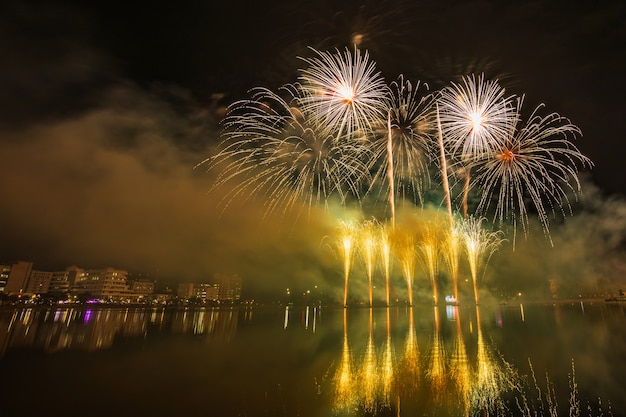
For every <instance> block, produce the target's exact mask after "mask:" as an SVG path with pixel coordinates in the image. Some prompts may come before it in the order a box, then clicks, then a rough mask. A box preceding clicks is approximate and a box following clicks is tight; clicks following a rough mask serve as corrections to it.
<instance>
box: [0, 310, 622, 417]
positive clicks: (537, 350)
mask: <svg viewBox="0 0 626 417" xmlns="http://www.w3.org/2000/svg"><path fill="white" fill-rule="evenodd" d="M625 307H626V303H620V302H604V301H596V302H561V303H556V304H552V303H543V304H542V303H535V304H515V305H512V304H509V305H481V306H479V307H477V306H473V305H467V306H466V305H461V306H451V305H440V306H438V307H433V306H415V307H412V308H410V307H407V306H394V307H389V308H359V307H348V308H347V309H343V308H335V307H324V306H322V307H320V306H286V307H285V306H283V307H254V308H249V307H230V308H200V307H197V308H173V307H167V308H152V307H128V308H124V307H105V306H98V307H93V308H92V307H86V306H80V307H67V306H63V307H49V308H42V307H37V308H19V309H7V308H6V307H3V309H2V310H0V378H1V379H0V381H1V382H0V407H1V408H0V415H2V416H18V415H19V416H43V415H47V416H57V415H65V416H99V415H102V416H126V415H128V416H344V415H355V416H361V415H368V416H375V415H376V416H391V415H393V416H460V415H480V416H485V415H553V416H557V415H559V416H561V415H563V416H578V415H580V416H600V415H604V416H608V415H614V416H620V415H626V395H625V394H626V390H625V389H624V387H623V385H622V383H621V381H622V380H623V378H624V375H625V372H626V360H625V358H624V352H626V350H625V347H626V334H625V332H624V330H625V325H626V315H625Z"/></svg>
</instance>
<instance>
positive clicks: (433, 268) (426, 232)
mask: <svg viewBox="0 0 626 417" xmlns="http://www.w3.org/2000/svg"><path fill="white" fill-rule="evenodd" d="M437 233H438V228H437V226H435V225H433V224H430V223H429V224H426V225H424V227H423V228H422V237H421V240H420V243H419V244H418V246H417V247H418V251H419V253H420V260H421V262H422V264H423V265H424V267H425V268H426V272H427V274H428V278H429V280H430V283H431V285H432V289H433V303H434V305H437V302H438V300H439V294H438V291H437V271H438V263H439V239H438V237H437Z"/></svg>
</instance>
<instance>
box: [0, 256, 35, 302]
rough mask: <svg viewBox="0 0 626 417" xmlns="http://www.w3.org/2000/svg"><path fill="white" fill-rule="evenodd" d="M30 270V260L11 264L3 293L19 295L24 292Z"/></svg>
mask: <svg viewBox="0 0 626 417" xmlns="http://www.w3.org/2000/svg"><path fill="white" fill-rule="evenodd" d="M32 270H33V263H32V262H24V261H19V262H16V263H14V264H13V265H11V270H10V271H9V277H8V278H7V283H6V286H5V287H4V292H5V294H8V295H19V294H24V293H26V285H27V284H28V278H29V277H30V273H31V271H32Z"/></svg>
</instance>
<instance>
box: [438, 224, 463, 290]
mask: <svg viewBox="0 0 626 417" xmlns="http://www.w3.org/2000/svg"><path fill="white" fill-rule="evenodd" d="M462 224H463V223H462V221H460V220H459V219H455V220H454V226H453V227H452V228H451V229H449V230H448V231H447V232H446V233H445V237H444V239H443V242H442V256H443V259H444V261H445V263H446V264H447V266H448V271H449V272H450V276H451V277H452V291H453V295H454V301H455V302H458V301H459V259H460V257H461V244H462V233H463V231H462Z"/></svg>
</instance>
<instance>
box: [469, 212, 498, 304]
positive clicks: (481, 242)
mask: <svg viewBox="0 0 626 417" xmlns="http://www.w3.org/2000/svg"><path fill="white" fill-rule="evenodd" d="M484 220H485V219H484V218H479V219H476V218H474V217H469V218H467V219H465V220H464V221H463V240H464V244H465V251H466V253H467V260H468V262H469V266H470V273H471V275H472V284H473V287H474V301H475V302H476V305H478V273H479V270H480V268H481V267H482V266H483V265H486V264H487V263H488V262H489V259H490V258H491V255H493V253H494V252H495V251H496V250H498V248H499V247H500V244H501V243H502V241H503V239H502V232H501V231H496V232H490V231H488V230H485V229H483V227H482V222H483V221H484Z"/></svg>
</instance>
